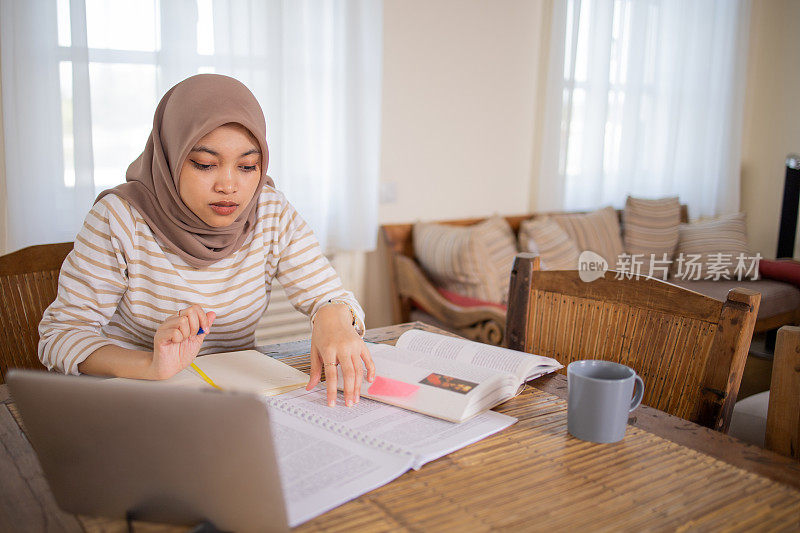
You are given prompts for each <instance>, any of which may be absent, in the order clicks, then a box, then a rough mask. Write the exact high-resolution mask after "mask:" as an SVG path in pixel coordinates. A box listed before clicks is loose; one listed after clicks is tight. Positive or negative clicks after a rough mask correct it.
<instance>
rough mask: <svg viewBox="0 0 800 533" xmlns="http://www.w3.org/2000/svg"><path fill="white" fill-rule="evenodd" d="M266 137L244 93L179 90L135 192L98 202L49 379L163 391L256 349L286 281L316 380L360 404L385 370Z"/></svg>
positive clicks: (163, 115) (65, 299)
mask: <svg viewBox="0 0 800 533" xmlns="http://www.w3.org/2000/svg"><path fill="white" fill-rule="evenodd" d="M268 163H269V153H268V151H267V141H266V124H265V121H264V115H263V112H262V110H261V107H260V106H259V104H258V101H257V100H256V99H255V97H254V96H253V94H252V93H251V92H250V91H249V90H248V89H247V88H246V87H245V86H244V85H243V84H242V83H240V82H238V81H236V80H235V79H233V78H229V77H227V76H220V75H215V74H200V75H197V76H193V77H191V78H188V79H186V80H184V81H182V82H181V83H179V84H178V85H176V86H175V87H173V88H172V89H170V90H169V91H168V92H167V93H166V94H165V95H164V97H163V98H162V99H161V102H160V103H159V104H158V107H157V109H156V113H155V118H154V120H153V130H152V132H151V134H150V137H149V138H148V140H147V144H146V146H145V149H144V152H143V153H142V155H140V156H139V158H138V159H136V161H134V162H133V163H131V165H130V167H128V172H127V175H126V183H124V184H122V185H119V186H118V187H115V188H113V189H109V190H106V191H104V192H103V193H101V194H100V196H98V198H97V200H96V201H95V205H94V207H93V208H92V209H91V211H90V212H89V214H88V216H87V217H86V220H85V221H84V224H83V227H82V229H81V230H80V232H79V233H78V235H77V237H76V238H75V249H74V250H73V251H72V252H71V253H70V254H69V256H68V257H67V259H66V260H65V261H64V264H63V266H62V268H61V274H60V276H59V280H58V297H57V298H56V300H55V301H54V302H53V303H52V304H51V305H50V307H48V309H47V310H46V311H45V313H44V317H43V318H42V322H41V324H40V325H39V334H40V338H41V340H40V342H39V358H40V359H41V361H42V363H44V364H45V366H47V367H48V368H50V369H57V370H59V371H61V372H64V373H68V374H79V373H84V374H95V375H101V376H120V377H129V378H139V379H166V378H169V377H171V376H173V375H175V374H176V373H177V372H179V371H181V370H182V369H184V368H186V367H187V366H188V365H189V364H190V363H191V362H192V360H193V359H194V358H195V357H197V356H198V355H202V354H205V353H211V352H218V351H232V350H240V349H245V348H250V347H252V346H253V343H254V331H255V327H256V324H257V323H258V320H259V318H260V317H261V315H262V314H263V313H264V310H265V309H266V308H267V304H268V303H269V296H270V290H271V287H272V283H273V281H274V280H275V279H276V278H277V279H278V281H280V283H281V284H282V285H283V287H284V289H285V290H286V292H287V294H288V296H289V299H290V300H291V301H292V303H293V304H294V306H295V307H296V308H297V309H299V310H300V311H302V312H303V313H306V314H307V315H310V316H311V323H312V336H311V380H310V382H309V385H308V388H309V389H310V388H311V387H313V386H315V385H316V384H317V383H318V382H319V381H320V379H321V375H322V372H323V371H324V372H325V376H326V378H327V394H328V404H329V405H331V406H332V405H334V403H335V400H336V381H337V373H336V366H337V365H339V366H341V367H342V374H343V377H344V397H345V403H346V404H347V405H348V406H350V405H352V404H353V403H357V402H358V400H359V390H360V388H361V382H362V378H363V370H364V368H365V367H366V370H367V379H368V380H369V381H372V380H373V379H374V366H373V364H372V361H371V359H370V355H369V351H368V350H367V348H366V346H365V344H364V342H363V340H362V339H361V335H363V332H364V320H363V311H362V310H361V307H360V306H359V304H358V302H357V301H356V300H355V298H354V297H353V295H352V293H350V292H348V291H345V290H344V289H343V287H342V284H341V282H340V280H339V277H338V276H337V275H336V272H334V270H333V269H332V268H331V266H330V264H329V263H328V261H327V260H326V259H325V257H324V256H323V255H322V253H321V250H320V247H319V244H318V242H317V240H316V238H315V237H314V234H313V232H312V231H311V229H310V228H309V227H308V226H307V225H306V223H305V222H304V221H303V219H302V218H301V217H300V216H299V215H298V213H297V212H296V211H295V210H294V208H293V207H292V205H291V204H290V203H289V202H288V201H287V200H286V198H285V197H284V195H283V194H281V193H280V192H278V191H277V190H276V189H275V188H274V184H273V182H272V179H271V178H270V177H269V176H267V165H268Z"/></svg>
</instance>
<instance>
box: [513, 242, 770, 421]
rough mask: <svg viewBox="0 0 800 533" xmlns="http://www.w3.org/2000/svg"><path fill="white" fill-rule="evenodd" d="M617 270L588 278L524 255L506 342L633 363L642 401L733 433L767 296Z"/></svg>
mask: <svg viewBox="0 0 800 533" xmlns="http://www.w3.org/2000/svg"><path fill="white" fill-rule="evenodd" d="M617 277H622V276H619V275H618V273H616V272H614V271H609V272H606V274H605V277H603V278H599V279H596V280H594V281H591V282H584V281H582V280H581V278H580V276H579V273H578V271H552V270H551V271H541V270H539V259H538V257H535V256H534V255H532V254H520V255H518V256H517V259H516V261H515V264H514V270H513V271H512V277H511V290H510V295H509V307H508V316H507V321H506V324H507V339H508V346H509V348H512V349H516V350H523V351H525V352H528V353H536V354H540V355H545V356H548V357H553V358H555V359H557V360H558V361H560V362H561V363H562V364H564V365H565V366H566V365H567V364H569V363H570V362H572V361H577V360H581V359H604V360H609V361H615V362H618V363H622V364H624V365H628V366H630V367H631V368H633V369H634V370H635V371H636V372H637V373H638V374H639V375H640V376H642V379H643V380H644V383H645V394H644V400H643V403H645V404H646V405H649V406H651V407H655V408H657V409H660V410H662V411H666V412H667V413H670V414H673V415H675V416H679V417H681V418H684V419H687V420H692V421H694V422H697V423H700V424H702V425H704V426H707V427H711V428H714V429H718V430H720V431H727V429H728V424H729V422H730V417H731V413H732V412H733V404H734V403H735V402H736V395H737V393H738V391H739V384H740V382H741V378H742V372H743V370H744V364H745V361H746V359H747V352H748V349H749V346H750V340H751V337H752V334H753V326H754V325H755V321H756V315H757V313H758V305H759V303H760V300H761V295H760V294H759V293H757V292H755V291H751V290H748V289H738V288H737V289H732V290H731V291H730V292H729V293H728V298H727V300H726V301H725V302H721V301H718V300H715V299H713V298H710V297H708V296H704V295H702V294H699V293H696V292H694V291H690V290H688V289H684V288H682V287H678V286H676V285H672V284H670V283H667V282H665V281H661V280H657V279H654V278H648V277H645V276H641V277H636V276H631V277H627V276H626V277H622V279H616V278H617ZM564 371H565V369H564Z"/></svg>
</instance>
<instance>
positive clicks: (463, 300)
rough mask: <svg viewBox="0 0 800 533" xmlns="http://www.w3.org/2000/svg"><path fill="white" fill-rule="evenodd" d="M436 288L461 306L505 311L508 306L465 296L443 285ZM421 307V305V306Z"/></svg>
mask: <svg viewBox="0 0 800 533" xmlns="http://www.w3.org/2000/svg"><path fill="white" fill-rule="evenodd" d="M436 290H437V291H438V292H439V294H441V295H442V296H444V298H445V299H446V300H447V301H448V302H450V303H451V304H455V305H457V306H459V307H487V306H488V307H496V308H497V309H500V310H501V311H505V310H506V309H507V306H505V305H503V304H500V303H497V302H487V301H485V300H478V299H477V298H470V297H469V296H464V295H463V294H458V293H457V292H453V291H448V290H446V289H443V288H441V287H437V288H436ZM419 307H421V306H419Z"/></svg>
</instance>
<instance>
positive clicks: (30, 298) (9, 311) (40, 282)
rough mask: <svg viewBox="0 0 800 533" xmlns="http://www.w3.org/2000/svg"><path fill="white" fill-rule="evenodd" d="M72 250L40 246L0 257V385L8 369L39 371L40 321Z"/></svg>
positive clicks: (65, 245) (66, 246) (66, 245)
mask: <svg viewBox="0 0 800 533" xmlns="http://www.w3.org/2000/svg"><path fill="white" fill-rule="evenodd" d="M71 250H72V243H71V242H64V243H59V244H43V245H40V246H31V247H28V248H23V249H22V250H19V251H16V252H14V253H11V254H7V255H4V256H2V257H0V384H2V383H4V382H5V375H6V372H7V371H8V369H9V368H42V364H41V362H39V357H38V355H37V345H38V344H39V329H38V327H39V322H40V321H41V319H42V314H44V310H45V309H47V306H49V305H50V304H51V303H52V302H53V300H55V299H56V292H57V290H58V273H59V270H60V269H61V263H63V262H64V259H65V258H66V257H67V254H69V252H70V251H71Z"/></svg>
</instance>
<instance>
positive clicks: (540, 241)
mask: <svg viewBox="0 0 800 533" xmlns="http://www.w3.org/2000/svg"><path fill="white" fill-rule="evenodd" d="M519 250H520V251H521V252H532V253H535V254H538V255H539V261H540V264H539V265H540V267H541V269H542V270H577V269H578V256H579V255H580V252H579V251H578V246H577V245H576V244H575V241H573V240H572V239H571V238H570V237H569V235H567V232H566V231H564V228H562V227H561V226H559V225H558V224H557V223H556V222H555V221H553V220H552V219H550V218H548V217H543V218H535V219H531V220H526V221H524V222H522V224H520V227H519Z"/></svg>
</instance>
